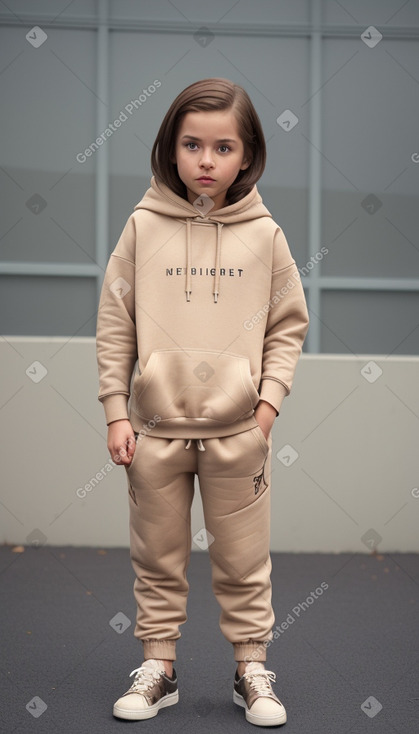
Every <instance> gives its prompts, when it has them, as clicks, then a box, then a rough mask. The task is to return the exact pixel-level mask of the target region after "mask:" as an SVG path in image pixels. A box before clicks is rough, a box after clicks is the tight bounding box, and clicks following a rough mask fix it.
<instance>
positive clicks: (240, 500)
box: [126, 426, 275, 661]
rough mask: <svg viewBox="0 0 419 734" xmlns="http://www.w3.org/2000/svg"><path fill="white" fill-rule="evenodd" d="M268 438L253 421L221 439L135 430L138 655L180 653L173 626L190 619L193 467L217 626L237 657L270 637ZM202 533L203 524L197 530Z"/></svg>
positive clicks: (132, 484) (132, 489) (261, 651)
mask: <svg viewBox="0 0 419 734" xmlns="http://www.w3.org/2000/svg"><path fill="white" fill-rule="evenodd" d="M271 449H272V445H271V437H269V441H266V439H265V437H264V435H263V433H262V430H261V429H260V427H259V426H255V427H254V428H251V429H249V430H246V431H244V432H242V433H238V434H234V435H231V436H224V437H222V438H208V439H203V440H202V441H201V440H200V439H191V440H190V441H188V440H187V439H180V438H175V439H169V438H158V437H155V436H153V435H152V434H148V435H145V436H141V435H140V437H139V438H138V439H137V445H136V448H135V453H134V457H133V460H132V463H131V465H130V466H129V467H127V468H126V473H127V478H128V489H129V503H130V547H131V559H132V564H133V568H134V571H135V574H136V579H135V582H134V595H135V599H136V602H137V609H138V613H137V621H136V626H135V631H134V635H135V636H136V637H137V638H138V639H139V640H141V641H142V643H143V646H144V658H145V659H147V658H157V659H166V660H176V640H177V639H178V638H179V637H180V636H181V635H180V632H179V626H180V625H181V624H183V623H184V622H185V621H186V619H187V616H186V602H187V594H188V590H189V583H188V580H187V578H186V569H187V566H188V563H189V558H190V551H191V542H192V539H191V523H190V517H191V513H190V509H191V504H192V499H193V495H194V475H195V474H197V475H198V478H199V487H200V492H201V497H202V505H203V511H204V518H205V529H206V531H207V534H206V537H207V542H208V544H209V545H208V552H209V555H210V560H211V568H212V587H213V591H214V594H215V596H216V598H217V600H218V602H219V604H220V607H221V615H220V628H221V631H222V633H223V635H224V636H225V638H226V639H227V640H228V641H229V642H231V643H232V645H233V647H234V658H235V660H237V661H239V660H244V659H246V658H247V657H248V656H251V655H252V653H254V654H255V652H256V650H257V653H258V654H257V658H255V657H253V658H252V659H257V660H259V661H264V660H266V647H265V646H263V642H264V641H267V640H271V639H272V625H273V623H274V619H275V618H274V612H273V609H272V605H271V591H272V589H271V580H270V573H271V569H272V566H271V558H270V553H269V536H270V472H271V453H272V451H271ZM203 538H204V542H205V533H204V534H203Z"/></svg>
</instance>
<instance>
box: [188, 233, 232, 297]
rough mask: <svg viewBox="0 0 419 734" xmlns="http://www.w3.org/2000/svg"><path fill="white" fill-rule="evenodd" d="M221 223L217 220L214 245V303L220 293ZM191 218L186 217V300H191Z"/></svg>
mask: <svg viewBox="0 0 419 734" xmlns="http://www.w3.org/2000/svg"><path fill="white" fill-rule="evenodd" d="M222 227H223V225H222V223H221V222H217V244H216V247H215V274H214V288H213V295H214V303H217V302H218V296H219V293H220V263H221V229H222ZM191 228H192V220H191V219H190V218H188V219H186V283H185V293H186V300H187V301H190V300H191V293H192V279H191V259H192V258H191V256H192V229H191Z"/></svg>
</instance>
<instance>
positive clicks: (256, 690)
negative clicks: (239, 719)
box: [233, 663, 287, 726]
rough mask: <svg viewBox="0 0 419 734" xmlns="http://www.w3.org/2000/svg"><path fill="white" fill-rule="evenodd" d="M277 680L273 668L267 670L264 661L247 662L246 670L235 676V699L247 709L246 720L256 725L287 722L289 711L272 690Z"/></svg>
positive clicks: (275, 724)
mask: <svg viewBox="0 0 419 734" xmlns="http://www.w3.org/2000/svg"><path fill="white" fill-rule="evenodd" d="M271 681H274V682H275V681H276V675H275V673H273V672H272V670H265V666H264V665H263V663H247V665H246V668H245V672H244V673H243V675H242V676H241V678H240V677H239V675H238V673H237V670H236V675H235V678H234V691H233V701H234V703H237V705H238V706H243V708H244V709H245V715H246V720H247V721H249V722H250V723H251V724H256V726H278V725H279V724H285V722H286V720H287V713H286V711H285V708H284V706H283V704H282V703H281V701H280V700H279V698H278V697H277V696H276V695H275V693H274V692H273V690H272V686H271Z"/></svg>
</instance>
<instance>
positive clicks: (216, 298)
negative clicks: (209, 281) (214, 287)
mask: <svg viewBox="0 0 419 734" xmlns="http://www.w3.org/2000/svg"><path fill="white" fill-rule="evenodd" d="M214 303H218V293H217V292H215V293H214Z"/></svg>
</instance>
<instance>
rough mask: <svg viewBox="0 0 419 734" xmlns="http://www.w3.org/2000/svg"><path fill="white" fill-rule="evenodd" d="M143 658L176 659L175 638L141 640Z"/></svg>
mask: <svg viewBox="0 0 419 734" xmlns="http://www.w3.org/2000/svg"><path fill="white" fill-rule="evenodd" d="M142 643H143V647H144V659H145V660H147V658H155V659H156V660H176V640H157V639H148V640H142Z"/></svg>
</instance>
